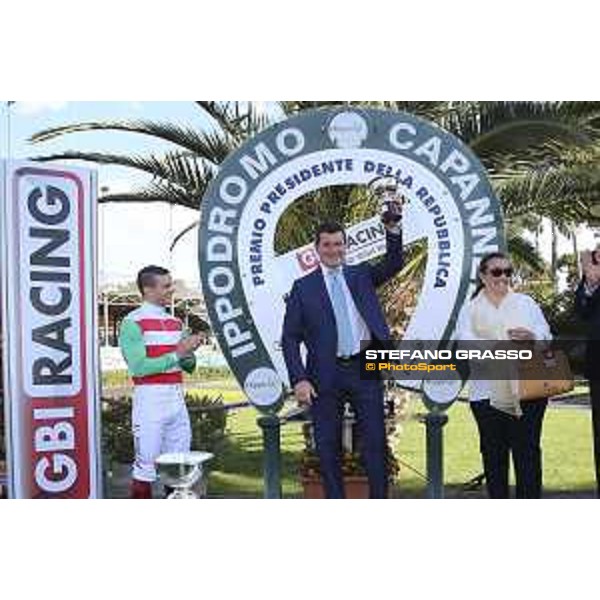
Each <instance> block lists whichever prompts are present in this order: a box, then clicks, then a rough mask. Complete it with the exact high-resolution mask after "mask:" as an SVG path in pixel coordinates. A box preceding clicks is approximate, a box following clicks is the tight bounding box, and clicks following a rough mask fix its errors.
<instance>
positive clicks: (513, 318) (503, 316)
mask: <svg viewBox="0 0 600 600" xmlns="http://www.w3.org/2000/svg"><path fill="white" fill-rule="evenodd" d="M476 303H477V308H478V310H479V311H480V312H479V315H480V317H481V316H482V317H483V318H484V319H485V320H486V321H487V322H489V323H493V324H494V332H495V335H494V337H485V338H484V337H481V335H478V333H477V332H476V331H474V330H473V312H474V309H475V306H476ZM517 327H525V328H527V329H529V330H530V331H531V332H532V333H533V334H534V336H535V339H536V340H551V339H552V334H551V333H550V326H549V325H548V322H547V321H546V318H545V317H544V313H543V312H542V310H541V308H540V307H539V305H538V304H537V302H536V301H535V300H534V299H533V298H531V297H530V296H527V295H526V294H519V293H517V292H509V293H508V294H507V295H506V297H505V298H504V299H503V300H502V302H501V303H500V305H499V306H496V305H495V304H493V303H492V302H491V301H490V300H489V299H488V298H487V296H486V295H485V293H484V292H483V291H481V292H480V294H479V296H477V298H475V299H473V300H470V301H469V302H468V303H467V304H465V306H464V307H463V309H462V310H461V312H460V314H459V316H458V320H457V322H456V329H455V334H454V339H455V340H464V341H474V340H484V339H497V340H508V339H509V338H508V330H509V329H514V328H517ZM489 398H490V384H489V382H488V381H482V380H470V381H469V400H470V401H471V402H478V401H480V400H485V399H489Z"/></svg>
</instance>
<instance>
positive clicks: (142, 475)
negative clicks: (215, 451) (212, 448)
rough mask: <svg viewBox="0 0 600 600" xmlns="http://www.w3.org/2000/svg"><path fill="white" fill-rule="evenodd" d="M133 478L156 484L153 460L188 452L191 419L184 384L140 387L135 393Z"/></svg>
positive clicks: (190, 436) (137, 387)
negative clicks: (168, 454)
mask: <svg viewBox="0 0 600 600" xmlns="http://www.w3.org/2000/svg"><path fill="white" fill-rule="evenodd" d="M132 410H133V412H132V425H133V440H134V447H135V462H134V465H133V478H134V479H137V480H138V481H147V482H153V481H156V469H155V466H154V461H155V460H156V459H157V458H158V457H159V456H160V455H161V454H165V453H168V452H189V450H190V444H191V440H192V432H191V428H190V418H189V415H188V411H187V408H186V405H185V400H184V395H183V388H182V386H181V385H138V386H136V387H135V390H134V393H133V409H132Z"/></svg>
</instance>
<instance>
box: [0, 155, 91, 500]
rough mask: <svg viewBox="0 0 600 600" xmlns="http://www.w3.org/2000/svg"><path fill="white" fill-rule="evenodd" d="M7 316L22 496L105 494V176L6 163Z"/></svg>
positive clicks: (14, 472)
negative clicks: (99, 223)
mask: <svg viewBox="0 0 600 600" xmlns="http://www.w3.org/2000/svg"><path fill="white" fill-rule="evenodd" d="M2 171H3V175H4V177H3V185H2V188H1V189H2V190H3V194H2V206H1V209H2V210H1V212H2V289H3V294H2V305H3V313H2V316H3V318H2V321H3V333H4V388H5V415H6V431H7V456H8V471H9V473H8V474H9V490H10V495H11V497H13V498H96V497H99V496H100V494H101V484H100V481H101V477H100V466H99V463H100V451H99V404H100V396H99V380H98V379H99V377H98V373H99V369H98V364H99V363H98V354H97V352H98V350H97V344H96V340H97V323H96V264H97V261H96V247H97V239H96V178H95V174H94V173H93V172H91V171H88V170H84V169H79V168H72V167H57V166H52V167H47V166H41V165H39V164H32V163H23V162H5V163H4V164H3V168H2Z"/></svg>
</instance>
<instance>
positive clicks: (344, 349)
mask: <svg viewBox="0 0 600 600" xmlns="http://www.w3.org/2000/svg"><path fill="white" fill-rule="evenodd" d="M329 276H330V277H331V286H330V292H331V304H332V305H333V312H334V314H335V323H336V326H337V334H338V355H339V356H351V355H352V353H353V352H354V339H353V335H352V323H351V322H350V311H349V310H348V303H347V302H346V295H345V294H344V289H343V287H342V272H341V270H339V271H331V272H330V275H329Z"/></svg>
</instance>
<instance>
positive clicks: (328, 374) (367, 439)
mask: <svg viewBox="0 0 600 600" xmlns="http://www.w3.org/2000/svg"><path fill="white" fill-rule="evenodd" d="M386 228H387V254H386V256H385V258H384V260H382V261H381V262H379V263H378V264H375V265H371V264H360V265H355V266H348V265H346V264H345V262H344V259H345V254H346V234H345V232H344V230H343V228H342V227H341V226H340V225H339V224H336V223H326V224H323V225H322V226H321V227H319V229H318V231H317V236H316V240H315V242H316V249H317V253H318V255H319V258H320V262H321V265H320V267H319V268H318V269H316V270H315V271H313V272H312V273H310V274H309V275H307V276H305V277H303V278H301V279H298V280H297V281H296V282H295V283H294V285H293V287H292V291H291V293H290V295H289V298H288V300H287V307H286V314H285V319H284V325H283V336H282V350H283V356H284V359H285V363H286V366H287V370H288V374H289V378H290V384H291V385H292V387H293V389H294V394H295V396H296V399H297V400H298V402H299V403H300V404H301V405H306V406H310V409H311V413H312V418H313V423H314V428H315V429H314V430H315V441H316V446H317V452H318V454H319V459H320V465H321V477H322V481H323V487H324V489H325V494H326V496H327V497H328V498H344V483H343V475H342V464H341V458H342V457H341V454H342V444H341V435H342V412H343V402H342V400H341V395H342V394H343V393H349V394H350V402H351V404H352V406H353V408H354V411H355V413H356V416H357V420H358V426H359V431H360V434H361V440H362V446H363V447H362V454H363V462H364V464H365V468H366V471H367V476H368V479H369V488H370V497H371V498H385V497H386V496H387V484H388V478H387V473H386V467H385V452H386V440H385V424H384V403H383V385H382V382H381V380H379V379H374V380H366V379H361V376H360V353H361V342H365V341H366V342H371V343H375V344H376V343H377V342H382V343H385V342H388V341H389V339H390V330H389V328H388V325H387V323H386V321H385V317H384V314H383V310H382V308H381V306H380V303H379V300H378V298H377V293H376V289H377V287H379V286H381V285H383V284H384V283H385V282H387V281H389V280H390V279H391V278H392V277H393V276H394V275H395V274H396V273H398V272H399V271H400V269H401V268H402V264H403V259H402V236H401V229H400V226H399V225H398V223H396V224H393V223H388V224H386ZM301 345H304V346H305V347H306V350H307V355H306V362H305V361H304V360H303V359H302V354H301Z"/></svg>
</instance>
